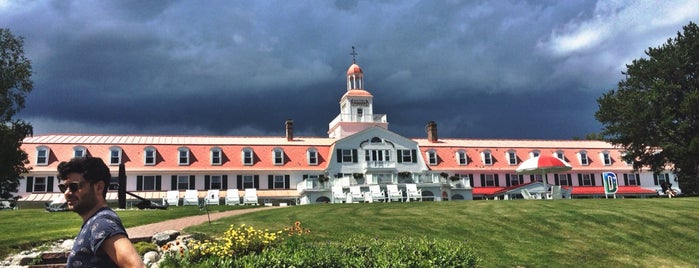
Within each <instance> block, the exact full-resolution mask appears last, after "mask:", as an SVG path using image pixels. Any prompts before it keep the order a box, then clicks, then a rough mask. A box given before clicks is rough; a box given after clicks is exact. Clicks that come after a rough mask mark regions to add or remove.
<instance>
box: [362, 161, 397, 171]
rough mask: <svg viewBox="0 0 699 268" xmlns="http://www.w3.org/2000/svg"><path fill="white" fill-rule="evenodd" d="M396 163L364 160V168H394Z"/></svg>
mask: <svg viewBox="0 0 699 268" xmlns="http://www.w3.org/2000/svg"><path fill="white" fill-rule="evenodd" d="M395 168H396V163H395V162H390V161H366V162H364V170H380V169H395Z"/></svg>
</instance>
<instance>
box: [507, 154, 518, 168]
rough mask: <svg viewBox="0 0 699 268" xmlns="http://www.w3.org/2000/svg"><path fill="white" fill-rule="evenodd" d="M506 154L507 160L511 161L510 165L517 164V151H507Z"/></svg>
mask: <svg viewBox="0 0 699 268" xmlns="http://www.w3.org/2000/svg"><path fill="white" fill-rule="evenodd" d="M506 156H507V162H508V163H510V166H514V165H517V152H515V151H507V153H506Z"/></svg>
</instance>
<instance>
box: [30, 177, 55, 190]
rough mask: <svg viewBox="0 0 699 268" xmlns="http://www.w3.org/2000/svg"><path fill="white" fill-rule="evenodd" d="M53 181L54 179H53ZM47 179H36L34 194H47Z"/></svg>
mask: <svg viewBox="0 0 699 268" xmlns="http://www.w3.org/2000/svg"><path fill="white" fill-rule="evenodd" d="M52 179H53V178H52ZM46 183H47V181H46V177H34V189H33V191H34V192H46Z"/></svg>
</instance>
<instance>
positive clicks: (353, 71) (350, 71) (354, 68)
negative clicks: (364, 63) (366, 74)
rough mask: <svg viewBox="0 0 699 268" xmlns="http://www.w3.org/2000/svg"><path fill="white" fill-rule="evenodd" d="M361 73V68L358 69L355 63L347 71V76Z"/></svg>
mask: <svg viewBox="0 0 699 268" xmlns="http://www.w3.org/2000/svg"><path fill="white" fill-rule="evenodd" d="M361 73H363V72H362V68H361V67H359V65H357V64H356V63H355V64H352V65H350V67H349V69H347V75H350V74H361Z"/></svg>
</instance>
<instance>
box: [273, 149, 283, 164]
mask: <svg viewBox="0 0 699 268" xmlns="http://www.w3.org/2000/svg"><path fill="white" fill-rule="evenodd" d="M272 157H273V158H274V164H275V165H284V150H282V149H281V148H275V149H274V150H273V151H272Z"/></svg>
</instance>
